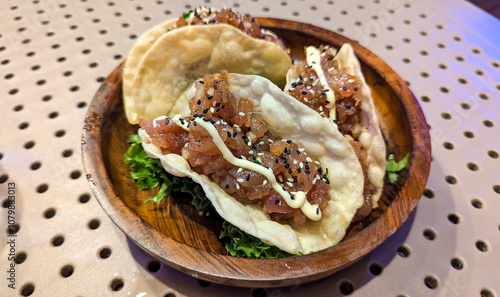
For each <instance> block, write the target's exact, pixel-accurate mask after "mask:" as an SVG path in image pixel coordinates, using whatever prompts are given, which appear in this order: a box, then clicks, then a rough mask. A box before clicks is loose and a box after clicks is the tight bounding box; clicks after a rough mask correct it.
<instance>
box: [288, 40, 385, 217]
mask: <svg viewBox="0 0 500 297" xmlns="http://www.w3.org/2000/svg"><path fill="white" fill-rule="evenodd" d="M319 51H320V52H321V54H320V63H321V68H322V69H323V73H324V74H325V78H326V81H327V82H328V85H329V88H330V90H325V89H323V88H324V87H323V86H322V85H321V83H320V81H319V79H318V75H317V74H316V72H315V71H314V70H313V68H312V67H310V66H309V65H308V64H307V62H306V61H301V62H300V63H298V64H297V65H296V67H297V68H296V71H297V73H298V74H299V79H298V81H296V82H293V83H292V84H291V88H290V89H289V90H287V91H288V93H290V95H292V96H293V97H294V98H296V99H297V100H299V101H300V102H302V103H304V104H306V105H307V106H309V107H311V108H312V109H314V110H316V111H317V112H318V113H319V114H320V115H322V116H323V117H330V109H331V108H332V106H333V103H332V102H329V101H328V98H327V95H326V93H327V92H329V91H330V92H332V91H333V92H334V94H335V119H336V120H335V123H336V124H337V126H338V129H339V131H340V133H342V135H344V136H346V138H347V140H348V141H349V143H350V144H351V146H352V147H353V148H354V151H355V152H356V156H357V157H358V159H359V161H360V163H361V167H362V169H363V174H364V177H365V181H364V189H363V196H364V198H365V201H364V204H363V206H362V207H361V208H359V209H358V211H357V213H356V216H355V218H354V220H353V221H356V220H359V219H361V218H364V217H365V216H367V215H368V214H369V213H370V212H371V209H372V199H371V197H372V194H373V193H374V191H375V187H374V186H372V184H371V182H370V180H369V179H368V173H367V171H368V166H367V164H366V158H367V154H366V150H365V149H364V148H363V147H362V146H361V144H360V143H359V142H358V141H357V139H358V136H359V133H360V127H361V126H360V124H361V121H360V116H361V108H360V106H359V105H360V103H361V99H362V97H361V94H360V93H359V92H358V90H359V88H360V84H359V82H358V78H357V77H356V76H353V75H350V74H349V73H348V72H347V71H346V70H345V69H344V70H342V71H340V72H338V73H336V71H334V70H335V69H338V65H337V61H335V60H334V59H333V58H334V56H335V51H334V50H333V49H332V48H331V47H327V46H323V45H322V46H320V47H319Z"/></svg>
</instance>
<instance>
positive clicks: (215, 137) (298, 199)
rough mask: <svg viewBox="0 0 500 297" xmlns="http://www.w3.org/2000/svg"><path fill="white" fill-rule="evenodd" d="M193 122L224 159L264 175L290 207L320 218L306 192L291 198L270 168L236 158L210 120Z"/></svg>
mask: <svg viewBox="0 0 500 297" xmlns="http://www.w3.org/2000/svg"><path fill="white" fill-rule="evenodd" d="M194 122H195V123H197V124H199V125H201V126H202V127H203V128H205V129H206V130H207V132H208V133H209V134H210V135H211V136H212V141H213V142H214V144H215V145H216V146H217V147H218V148H219V150H220V151H221V153H222V156H223V157H224V159H226V160H227V161H228V162H229V163H231V164H233V165H234V166H238V167H242V168H245V169H249V170H252V171H255V172H257V173H260V174H262V175H264V176H265V177H266V178H267V179H268V180H269V181H270V182H271V185H272V187H273V189H274V190H275V191H276V192H278V194H280V195H281V196H282V197H283V199H285V201H286V203H287V204H288V205H289V206H290V207H291V208H300V210H302V212H303V213H304V215H306V217H308V218H309V219H311V220H313V221H318V220H320V219H321V210H320V209H319V208H318V206H317V205H312V204H311V203H309V201H307V199H306V193H304V192H302V191H299V192H297V194H296V195H295V196H294V198H292V196H290V194H289V193H288V192H287V191H285V190H284V189H283V187H282V186H281V185H280V184H278V182H277V181H276V177H275V176H274V173H273V171H272V169H268V168H266V167H264V166H261V165H259V164H257V163H253V162H251V161H248V160H243V159H238V158H236V157H235V156H234V155H233V154H232V153H231V151H230V150H229V149H228V148H227V146H226V144H225V143H224V141H223V140H222V138H221V137H220V135H219V132H218V131H217V129H216V128H215V127H214V126H213V125H212V124H211V123H210V122H205V121H204V120H202V119H200V118H195V119H194Z"/></svg>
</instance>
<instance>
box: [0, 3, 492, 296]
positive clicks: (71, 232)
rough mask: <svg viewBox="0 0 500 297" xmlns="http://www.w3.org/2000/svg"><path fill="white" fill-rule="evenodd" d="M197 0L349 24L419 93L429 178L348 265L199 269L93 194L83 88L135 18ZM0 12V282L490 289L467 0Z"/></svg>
mask: <svg viewBox="0 0 500 297" xmlns="http://www.w3.org/2000/svg"><path fill="white" fill-rule="evenodd" d="M199 5H210V6H214V7H222V6H230V7H232V8H234V9H235V10H238V11H240V12H245V13H250V14H252V15H254V16H265V17H279V18H288V19H292V20H297V21H302V22H310V23H312V24H314V25H317V26H321V27H325V28H327V29H330V30H333V31H336V32H338V33H341V34H343V35H346V36H347V37H349V38H352V39H354V40H357V41H359V42H360V43H361V44H362V45H363V46H365V47H367V48H368V49H369V50H371V51H373V52H374V53H375V54H377V55H379V56H380V57H381V58H382V59H384V60H385V61H386V62H387V63H388V64H389V65H390V66H391V67H393V69H394V70H395V71H396V72H398V73H399V74H400V76H401V77H403V78H404V79H405V80H406V81H407V82H408V84H409V86H410V88H411V89H412V90H413V92H414V93H415V95H416V97H417V98H418V100H419V102H420V104H421V106H422V109H423V110H424V113H425V115H426V117H427V119H428V123H429V125H430V126H431V138H432V146H433V161H432V167H431V173H430V177H429V181H428V184H427V189H426V190H425V193H424V196H423V197H422V199H421V201H420V203H419V204H418V206H417V208H416V210H415V212H414V213H413V215H412V216H411V217H410V219H409V220H408V221H407V222H406V223H405V224H404V225H403V226H402V228H401V229H399V230H398V231H397V232H396V234H394V236H392V237H390V238H389V240H387V241H386V242H385V243H384V244H382V245H381V246H380V247H378V248H377V249H375V250H374V251H373V252H372V253H370V254H369V255H367V256H365V257H364V258H362V259H361V260H360V261H358V262H357V263H355V264H354V265H353V266H351V267H349V268H347V269H345V270H343V271H341V272H339V273H337V274H335V275H333V276H331V277H328V278H326V279H323V280H320V281H316V282H313V283H309V284H304V285H297V286H292V287H285V288H276V289H260V288H254V289H249V288H235V287H226V286H222V285H217V284H210V283H207V282H203V281H198V280H197V279H195V278H193V277H191V276H188V275H185V274H182V273H180V272H178V271H176V270H174V269H172V268H170V267H167V266H165V265H164V264H161V263H159V262H157V261H156V260H154V259H153V258H152V257H151V256H149V255H147V254H146V253H145V252H143V251H142V250H141V249H140V248H139V247H137V246H136V245H135V244H134V243H132V242H131V241H130V240H128V239H127V237H126V236H125V235H124V234H123V233H122V232H121V231H120V230H119V229H118V228H117V227H116V226H115V225H114V224H113V222H112V221H111V220H110V219H109V218H108V217H107V215H106V214H105V213H104V211H103V210H102V209H101V208H100V206H99V204H98V203H97V201H96V200H95V198H94V197H93V196H92V194H91V191H90V188H89V186H88V184H87V181H86V178H85V174H84V171H83V165H82V161H81V152H80V137H81V131H82V124H83V119H84V116H85V113H86V109H87V106H88V104H89V102H90V100H91V99H92V97H93V95H94V93H95V92H96V90H97V88H98V87H99V85H100V83H101V82H102V81H103V80H104V78H105V77H106V76H107V75H108V73H110V71H111V70H112V69H113V68H114V67H116V66H117V65H118V64H119V63H120V62H121V61H122V60H123V59H124V58H125V57H126V55H127V53H128V51H129V49H130V48H131V46H132V44H133V43H134V41H135V39H136V38H137V37H138V36H139V35H140V34H141V33H142V32H144V31H145V30H147V29H148V28H150V27H152V26H153V25H154V24H157V23H160V22H163V21H164V20H166V19H169V18H173V17H176V16H179V15H180V14H181V13H182V12H184V11H187V10H190V9H192V8H194V7H196V6H199ZM0 20H1V23H0V74H1V76H0V113H1V116H0V198H1V203H2V205H3V207H2V208H0V225H1V226H2V228H3V230H4V231H2V233H1V235H0V236H1V237H0V241H1V250H0V252H1V253H0V263H1V264H0V271H1V272H0V275H1V277H0V279H1V281H0V296H22V295H26V296H28V295H29V296H161V297H163V296H168V297H174V296H175V297H180V296H201V295H204V296H272V297H278V296H344V295H352V296H499V295H500V253H499V250H500V215H499V213H498V210H499V209H500V177H499V168H500V160H499V158H498V156H499V152H500V141H499V135H500V133H499V132H500V130H499V127H500V120H499V117H500V112H499V110H500V50H499V46H500V34H499V33H498V32H500V22H499V21H498V20H496V19H494V18H493V17H491V16H489V15H487V14H486V13H484V12H482V11H480V10H479V9H477V8H475V7H473V6H472V5H470V4H468V3H467V2H464V1H452V0H439V1H431V0H425V1H419V2H417V1H410V0H389V1H384V0H380V1H379V0H373V1H369V2H368V1H361V0H353V1H341V0H335V1H299V0H282V1H264V0H252V1H243V0H234V1H216V0H205V1H182V0H181V1H167V0H164V1H147V2H146V1H118V0H113V1H97V0H88V1H87V0H81V1H69V0H47V1H38V0H35V1H6V0H4V1H2V2H1V3H0ZM9 190H10V192H11V193H12V192H15V196H16V200H15V207H16V209H15V210H16V213H15V215H13V217H14V219H15V225H14V229H15V230H14V231H15V235H16V236H17V237H8V236H7V232H8V230H7V225H8V224H9V223H8V220H9V217H8V210H9V209H8V205H9V204H8V200H7V199H8V197H7V196H8V195H9ZM13 238H15V246H14V250H15V252H16V258H15V262H14V263H16V264H15V289H11V288H9V287H8V285H9V284H10V281H9V280H8V278H9V275H10V274H9V272H8V271H9V270H10V269H11V268H10V263H12V262H9V261H8V258H9V253H11V248H12V246H11V244H9V240H11V239H13Z"/></svg>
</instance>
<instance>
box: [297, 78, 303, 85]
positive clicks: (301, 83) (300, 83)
mask: <svg viewBox="0 0 500 297" xmlns="http://www.w3.org/2000/svg"><path fill="white" fill-rule="evenodd" d="M301 79H302V78H301ZM303 84H304V83H303V82H301V81H299V83H298V85H299V86H301V85H303Z"/></svg>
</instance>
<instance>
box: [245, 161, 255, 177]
mask: <svg viewBox="0 0 500 297" xmlns="http://www.w3.org/2000/svg"><path fill="white" fill-rule="evenodd" d="M254 157H255V156H254ZM245 179H246V180H247V181H249V180H250V174H247V176H246V177H245Z"/></svg>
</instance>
